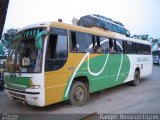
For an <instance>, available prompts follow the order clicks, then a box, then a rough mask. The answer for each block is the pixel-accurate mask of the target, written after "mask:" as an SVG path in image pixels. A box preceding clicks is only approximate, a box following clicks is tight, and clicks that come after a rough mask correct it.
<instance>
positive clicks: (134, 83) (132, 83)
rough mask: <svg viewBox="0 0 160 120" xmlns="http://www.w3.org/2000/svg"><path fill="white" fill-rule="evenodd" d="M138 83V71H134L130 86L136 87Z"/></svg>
mask: <svg viewBox="0 0 160 120" xmlns="http://www.w3.org/2000/svg"><path fill="white" fill-rule="evenodd" d="M139 81H140V73H139V71H137V70H136V71H135V72H134V80H133V81H131V82H130V85H132V86H137V85H138V84H139Z"/></svg>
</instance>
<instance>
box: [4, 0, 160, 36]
mask: <svg viewBox="0 0 160 120" xmlns="http://www.w3.org/2000/svg"><path fill="white" fill-rule="evenodd" d="M87 14H100V15H103V16H106V17H109V18H112V19H113V20H115V21H120V22H122V23H123V24H124V25H125V27H126V28H127V29H129V31H130V32H131V34H132V35H133V34H149V35H150V36H152V37H154V38H160V0H10V3H9V7H8V13H7V17H6V23H5V27H4V30H7V29H9V28H22V27H25V26H27V25H31V24H34V23H39V22H45V21H57V20H58V18H61V19H63V22H66V23H71V21H72V18H73V17H76V18H80V17H81V16H84V15H87Z"/></svg>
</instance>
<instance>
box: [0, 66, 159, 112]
mask: <svg viewBox="0 0 160 120" xmlns="http://www.w3.org/2000/svg"><path fill="white" fill-rule="evenodd" d="M159 93H160V66H157V65H154V66H153V73H152V74H151V75H150V76H147V77H145V78H142V79H141V82H140V84H139V85H138V86H136V87H133V86H127V85H125V84H124V85H120V86H117V87H114V88H110V89H107V90H103V91H100V92H96V93H93V94H91V96H90V100H89V101H88V103H87V104H85V105H84V106H73V105H68V104H67V103H66V102H61V103H58V104H54V105H50V106H47V107H43V108H40V107H34V106H29V105H23V104H22V103H19V102H16V101H11V99H10V98H8V97H7V96H6V94H5V93H4V91H0V113H2V114H3V113H13V114H86V113H87V114H92V113H108V114H116V113H118V114H120V113H122V114H123V113H128V114H133V113H144V114H147V113H150V114H151V113H154V114H156V113H159V112H160V104H159V103H160V94H159Z"/></svg>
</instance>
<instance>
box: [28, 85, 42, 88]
mask: <svg viewBox="0 0 160 120" xmlns="http://www.w3.org/2000/svg"><path fill="white" fill-rule="evenodd" d="M40 87H41V86H40V85H32V86H30V88H31V89H39V88H40Z"/></svg>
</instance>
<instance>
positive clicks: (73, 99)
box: [69, 81, 89, 106]
mask: <svg viewBox="0 0 160 120" xmlns="http://www.w3.org/2000/svg"><path fill="white" fill-rule="evenodd" d="M88 99H89V91H88V88H87V85H86V84H85V83H83V82H80V81H75V82H73V84H72V87H71V92H70V100H69V102H70V104H72V105H77V106H82V105H84V104H85V103H86V102H87V101H88Z"/></svg>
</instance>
